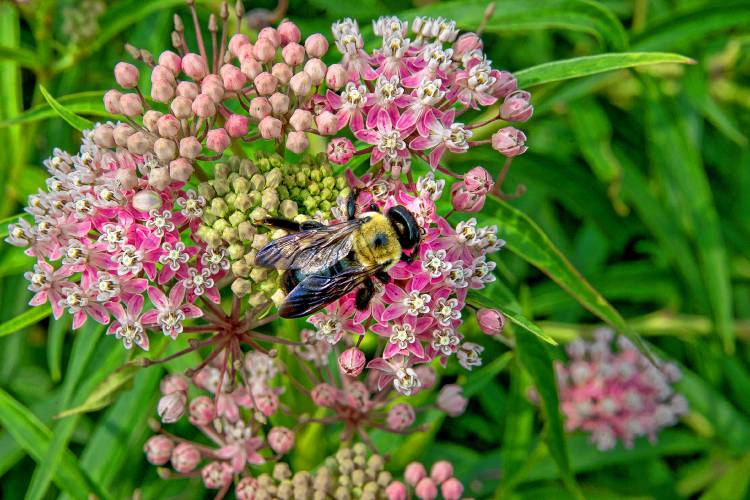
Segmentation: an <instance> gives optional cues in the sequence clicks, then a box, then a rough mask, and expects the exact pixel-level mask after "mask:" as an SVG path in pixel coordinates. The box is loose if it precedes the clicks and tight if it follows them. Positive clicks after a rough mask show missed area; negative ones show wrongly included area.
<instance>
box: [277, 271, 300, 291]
mask: <svg viewBox="0 0 750 500" xmlns="http://www.w3.org/2000/svg"><path fill="white" fill-rule="evenodd" d="M298 284H299V280H298V279H297V276H296V275H295V271H290V270H287V271H284V272H283V273H282V274H281V289H282V290H284V292H285V293H286V294H287V295H288V294H289V292H291V291H292V290H294V287H296V286H297V285H298Z"/></svg>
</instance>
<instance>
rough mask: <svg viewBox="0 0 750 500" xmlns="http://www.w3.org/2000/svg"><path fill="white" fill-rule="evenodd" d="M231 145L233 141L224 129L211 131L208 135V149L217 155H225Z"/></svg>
mask: <svg viewBox="0 0 750 500" xmlns="http://www.w3.org/2000/svg"><path fill="white" fill-rule="evenodd" d="M231 143H232V140H231V139H230V138H229V134H227V131H226V130H224V129H223V128H215V129H213V130H209V131H208V135H206V147H207V148H208V149H210V150H211V151H216V152H217V153H223V152H224V150H225V149H227V148H228V147H229V145H230V144H231Z"/></svg>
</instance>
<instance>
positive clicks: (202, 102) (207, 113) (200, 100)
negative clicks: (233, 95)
mask: <svg viewBox="0 0 750 500" xmlns="http://www.w3.org/2000/svg"><path fill="white" fill-rule="evenodd" d="M192 109H193V113H195V114H196V115H197V116H199V117H201V118H211V117H212V116H214V115H215V114H216V105H215V104H214V101H213V99H211V98H210V97H209V96H207V95H206V94H201V95H199V96H198V97H196V98H195V100H194V101H193V106H192Z"/></svg>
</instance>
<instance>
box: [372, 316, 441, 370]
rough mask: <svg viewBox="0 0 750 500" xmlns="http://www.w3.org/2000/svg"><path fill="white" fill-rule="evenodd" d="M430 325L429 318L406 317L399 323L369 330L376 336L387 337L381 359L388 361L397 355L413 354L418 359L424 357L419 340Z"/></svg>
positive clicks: (382, 325) (381, 324)
mask: <svg viewBox="0 0 750 500" xmlns="http://www.w3.org/2000/svg"><path fill="white" fill-rule="evenodd" d="M431 324H432V318H430V317H429V316H422V317H419V318H418V317H416V316H410V315H406V316H404V317H403V318H401V319H400V320H399V321H394V322H390V323H388V324H383V323H378V324H376V325H373V326H372V327H371V330H372V331H373V332H375V333H377V334H378V335H381V336H384V337H388V345H386V347H385V350H384V351H383V358H384V359H390V358H392V357H394V356H396V355H398V354H403V355H408V354H409V353H411V354H413V355H414V356H416V357H417V358H419V359H422V358H424V357H425V352H424V346H423V345H422V342H421V341H420V339H419V336H420V334H422V333H423V332H424V331H425V330H427V328H428V327H429V326H430V325H431Z"/></svg>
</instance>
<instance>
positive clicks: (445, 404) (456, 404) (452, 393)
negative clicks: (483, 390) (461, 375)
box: [437, 384, 469, 417]
mask: <svg viewBox="0 0 750 500" xmlns="http://www.w3.org/2000/svg"><path fill="white" fill-rule="evenodd" d="M468 403H469V400H468V399H466V397H465V396H464V395H463V388H462V387H461V386H460V385H456V384H448V385H445V386H443V387H442V389H440V393H439V394H438V399H437V406H438V408H440V409H441V410H443V411H444V412H445V413H447V414H448V416H450V417H458V416H459V415H461V414H463V412H464V411H466V405H467V404H468Z"/></svg>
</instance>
